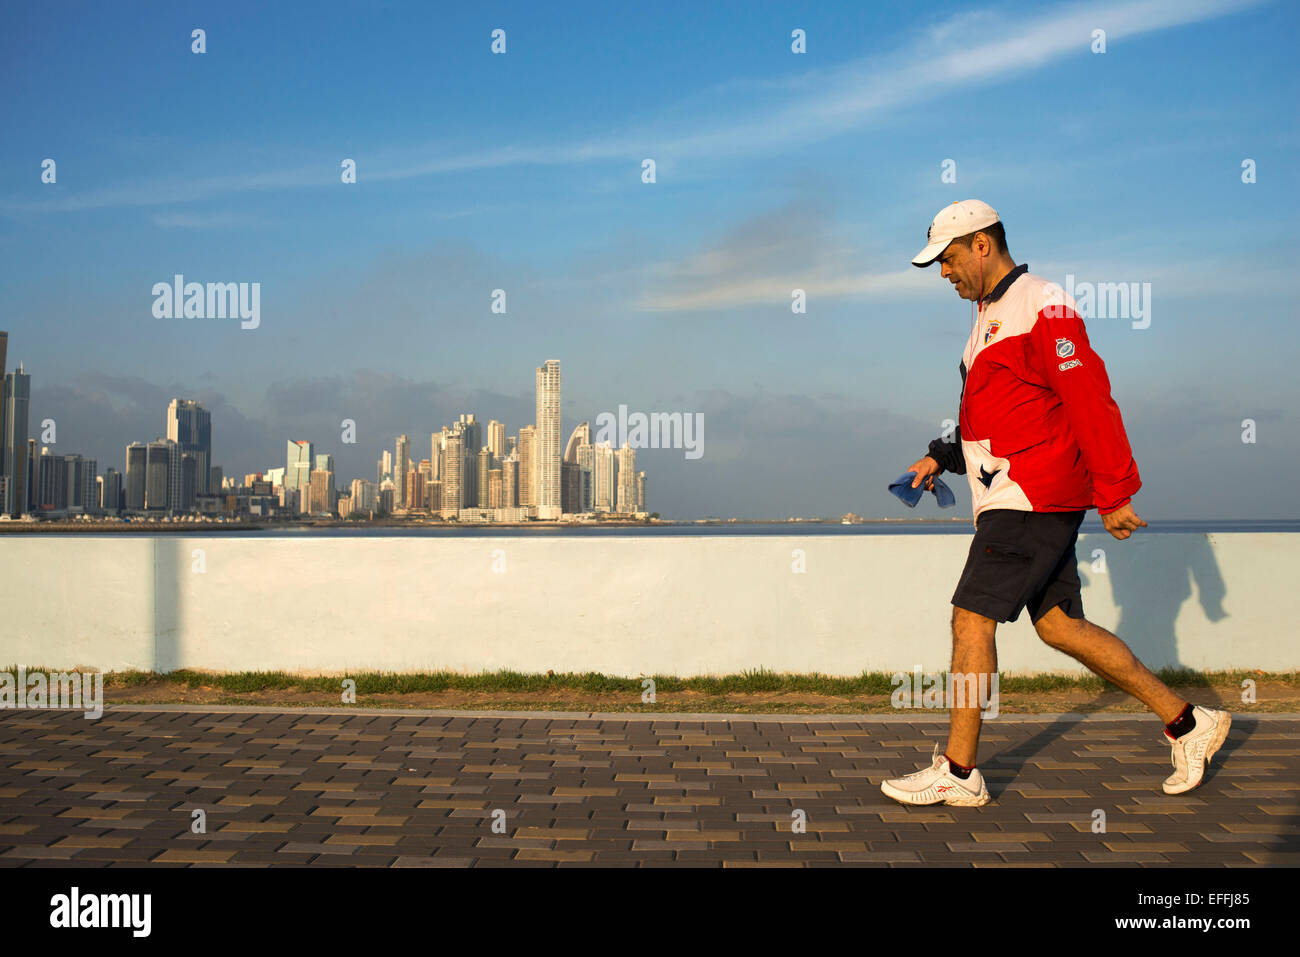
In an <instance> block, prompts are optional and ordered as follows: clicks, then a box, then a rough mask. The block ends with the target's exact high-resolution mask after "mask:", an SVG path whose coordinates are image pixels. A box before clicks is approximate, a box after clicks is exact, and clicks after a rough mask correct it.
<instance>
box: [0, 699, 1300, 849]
mask: <svg viewBox="0 0 1300 957" xmlns="http://www.w3.org/2000/svg"><path fill="white" fill-rule="evenodd" d="M37 717H38V718H39V720H29V719H28V717H25V716H23V715H21V714H20V713H18V712H10V713H6V714H0V799H3V800H4V804H3V810H0V866H28V867H30V866H61V865H67V864H69V863H72V864H76V865H84V866H92V867H99V866H103V865H106V864H128V865H130V864H134V865H137V866H139V865H141V864H148V865H149V866H151V867H168V866H177V867H184V866H192V865H199V866H302V865H304V864H310V865H311V866H320V867H339V866H346V867H407V866H412V867H414V866H421V867H557V866H601V865H607V866H646V867H657V866H671V867H742V866H814V867H918V866H935V865H940V866H947V867H970V866H980V867H984V866H1049V867H1050V866H1066V867H1075V866H1094V865H1095V864H1103V865H1105V866H1152V867H1167V866H1171V865H1176V866H1195V867H1206V866H1216V867H1237V866H1244V867H1262V866H1297V865H1300V821H1298V820H1297V814H1296V810H1295V805H1294V793H1295V791H1296V790H1297V787H1298V786H1300V758H1298V757H1297V754H1296V750H1297V749H1295V748H1294V747H1293V746H1292V745H1293V744H1294V742H1295V741H1298V740H1300V721H1298V720H1296V719H1294V718H1292V717H1286V718H1270V719H1268V720H1263V719H1261V720H1259V721H1257V722H1255V724H1254V725H1253V726H1252V728H1251V731H1250V734H1249V737H1246V738H1241V739H1238V738H1233V739H1230V741H1231V744H1232V749H1231V750H1230V751H1229V752H1228V753H1226V754H1225V755H1224V756H1223V761H1222V762H1220V763H1216V765H1215V767H1214V768H1213V769H1212V771H1211V773H1210V774H1209V775H1208V776H1207V779H1206V782H1205V784H1204V785H1202V787H1201V788H1200V789H1198V790H1197V791H1196V792H1194V793H1193V794H1189V795H1179V796H1169V795H1165V794H1163V793H1162V792H1161V790H1160V782H1161V781H1162V780H1163V776H1164V774H1165V773H1166V772H1165V768H1167V767H1168V752H1167V751H1166V750H1164V748H1162V747H1160V746H1159V745H1158V744H1157V743H1156V742H1155V741H1152V742H1151V743H1150V744H1149V745H1148V744H1147V743H1146V741H1145V738H1146V737H1148V736H1149V731H1150V727H1149V726H1150V720H1149V719H1146V718H1142V717H1140V716H1138V717H1135V718H1134V719H1132V720H1128V719H1121V720H1117V721H1116V720H1106V721H1098V722H1096V723H1095V724H1094V723H1090V722H1089V721H1083V722H1074V723H1071V724H1069V725H1068V726H1066V729H1065V730H1064V731H1060V730H1059V725H1058V724H1057V722H1056V721H1055V719H1054V718H1052V717H1051V716H1044V717H1042V718H1029V719H1026V720H1024V721H1019V720H1017V721H1016V722H1007V723H1002V724H999V725H998V726H997V728H996V731H995V733H992V734H989V733H986V734H985V735H984V736H983V738H982V740H981V746H982V748H984V751H983V752H982V755H981V758H982V760H981V767H982V768H984V769H985V773H986V774H987V776H988V778H989V780H990V782H991V789H992V791H993V796H994V802H993V803H991V804H989V805H986V806H985V807H983V808H955V807H943V806H938V807H929V808H908V807H903V806H900V805H897V804H895V803H894V802H892V801H890V800H889V799H888V798H885V797H884V795H882V794H881V793H880V790H879V784H880V782H881V781H882V780H884V779H885V778H887V777H892V776H896V775H897V774H899V773H906V772H908V771H912V770H915V769H916V768H917V767H920V766H924V764H925V763H926V761H927V760H928V757H929V753H930V751H931V749H932V746H933V743H934V742H935V741H936V740H939V739H941V738H942V737H943V736H944V735H945V734H946V727H945V726H944V725H943V723H941V722H916V723H907V722H891V723H884V722H874V721H871V720H866V721H863V720H847V721H838V720H836V721H834V722H826V721H821V720H805V719H802V718H800V717H798V716H787V717H783V718H782V719H781V720H779V721H759V720H745V719H736V720H731V719H725V718H723V719H718V720H702V719H681V720H676V719H674V720H662V719H655V720H654V721H652V722H651V721H644V720H631V719H628V718H623V717H610V718H603V717H602V718H593V719H575V718H550V717H534V716H527V715H521V716H519V717H501V716H495V715H484V716H477V715H476V716H449V715H437V714H431V715H429V716H427V717H419V716H407V715H383V714H378V715H376V714H358V715H354V716H351V715H350V716H347V717H333V716H331V717H329V718H323V717H321V716H318V715H303V714H295V713H292V712H290V713H247V714H245V713H240V714H237V715H211V714H204V713H197V714H195V713H191V714H186V713H185V712H179V711H178V712H149V711H121V712H114V711H112V710H110V712H109V714H107V715H106V716H105V719H103V720H101V721H100V722H97V723H96V726H95V727H93V728H89V729H87V728H82V727H80V726H79V725H78V724H77V722H76V721H75V720H73V719H72V718H70V717H69V716H66V715H61V714H48V715H39V716H37ZM1053 728H1056V730H1050V729H1053ZM1261 745H1262V746H1261ZM195 808H202V809H204V810H205V811H207V813H208V827H209V831H208V833H206V834H194V833H192V832H191V831H190V830H189V825H190V813H189V812H190V811H191V810H193V809H195ZM1096 808H1101V809H1102V810H1104V811H1105V812H1106V815H1107V817H1106V825H1107V827H1106V832H1105V833H1104V834H1094V833H1092V811H1093V810H1094V809H1096ZM796 809H797V810H802V811H803V812H805V816H803V817H799V818H796V817H795V816H794V814H793V812H794V811H795V810H796ZM498 810H502V811H505V813H506V824H507V828H508V833H506V834H497V833H493V832H492V830H491V825H492V823H493V821H495V820H497V818H496V817H495V816H494V814H493V812H494V811H498ZM796 820H801V821H802V823H803V824H804V828H803V830H802V832H796V831H795V830H794V829H793V827H792V824H793V823H794V822H795V821H796Z"/></svg>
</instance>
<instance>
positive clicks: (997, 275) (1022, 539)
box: [881, 199, 1232, 806]
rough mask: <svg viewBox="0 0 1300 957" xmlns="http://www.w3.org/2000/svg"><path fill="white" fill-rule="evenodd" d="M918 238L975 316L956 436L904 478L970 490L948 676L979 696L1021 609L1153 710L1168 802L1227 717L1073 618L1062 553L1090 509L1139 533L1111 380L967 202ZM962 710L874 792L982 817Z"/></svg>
mask: <svg viewBox="0 0 1300 957" xmlns="http://www.w3.org/2000/svg"><path fill="white" fill-rule="evenodd" d="M926 239H927V243H926V246H925V248H924V249H922V250H921V251H920V253H918V254H917V256H916V258H915V259H913V260H912V264H913V265H916V266H921V267H925V266H929V265H930V264H931V263H933V262H935V261H936V260H937V261H938V262H939V264H940V271H939V272H940V275H941V276H943V278H944V279H947V280H948V281H949V282H951V283H952V284H953V285H954V286H955V287H956V290H957V295H959V296H961V298H963V299H968V300H970V301H971V302H972V303H976V304H978V312H979V318H978V321H975V320H974V318H972V329H971V334H970V339H969V340H968V341H967V343H966V350H965V352H964V354H963V356H962V362H961V366H960V370H961V376H962V396H961V405H960V408H959V412H958V417H957V430H956V434H955V436H954V437H953V438H952V439H949V440H945V439H943V438H940V439H935V440H934V441H933V442H931V443H930V446H929V453H928V454H927V455H925V456H922V457H921V459H919V460H918V461H917V462H915V463H914V464H912V465H911V466H910V467H909V468H908V471H910V472H915V473H916V477H915V479H914V480H913V482H912V487H913V488H915V487H916V486H917V485H919V484H921V483H922V482H924V483H925V487H926V488H927V489H929V488H932V487H933V484H934V476H936V475H938V474H940V473H941V472H945V471H947V472H954V473H959V474H965V475H966V477H967V480H968V482H969V483H970V489H971V498H972V502H973V509H974V517H975V536H974V539H973V540H972V542H971V548H970V554H969V556H968V557H967V559H966V567H965V569H964V570H963V571H962V575H961V579H960V580H959V581H958V583H957V590H956V592H955V594H954V595H953V596H952V604H953V614H952V673H953V674H954V675H960V676H964V677H965V678H966V679H967V680H969V679H970V678H971V677H972V676H974V677H975V678H976V680H977V681H978V682H979V684H977V685H976V686H977V687H986V685H985V684H984V682H985V681H990V680H991V679H990V678H988V677H986V676H990V675H993V674H996V673H997V651H996V648H995V645H994V634H995V632H996V629H997V623H998V622H999V621H1015V620H1016V619H1017V618H1019V617H1020V611H1021V609H1023V608H1028V609H1029V617H1030V621H1031V622H1033V625H1034V628H1035V630H1036V631H1037V632H1038V636H1039V637H1040V638H1042V640H1043V641H1045V642H1046V643H1047V644H1048V645H1050V646H1051V647H1053V648H1056V649H1058V650H1060V651H1063V652H1065V653H1066V654H1067V655H1069V656H1071V657H1072V658H1075V659H1077V660H1078V661H1080V662H1082V663H1083V664H1084V665H1085V666H1086V667H1087V668H1088V669H1089V670H1091V671H1092V672H1094V673H1095V674H1098V675H1100V676H1101V677H1103V678H1105V679H1106V680H1107V681H1109V682H1111V683H1112V684H1114V685H1116V686H1118V687H1120V688H1122V689H1123V690H1124V691H1127V692H1128V693H1129V694H1131V695H1133V696H1134V697H1135V698H1137V699H1138V700H1139V701H1141V702H1142V703H1143V704H1145V705H1146V706H1147V707H1148V708H1150V709H1151V710H1152V711H1153V712H1155V714H1156V715H1157V716H1158V717H1159V718H1160V720H1161V721H1162V722H1163V723H1164V725H1165V729H1164V734H1163V740H1164V741H1165V742H1166V743H1168V744H1169V745H1170V746H1171V747H1172V748H1173V756H1172V763H1173V767H1174V773H1173V774H1172V775H1171V776H1170V777H1169V778H1168V779H1167V780H1166V781H1165V783H1164V791H1165V793H1166V794H1182V793H1183V792H1185V791H1190V790H1191V789H1192V788H1194V787H1196V786H1197V785H1199V784H1200V783H1201V780H1202V778H1203V777H1204V774H1205V766H1206V764H1208V763H1209V761H1210V758H1211V757H1213V755H1214V753H1215V752H1216V751H1217V750H1218V749H1219V747H1220V746H1221V745H1222V744H1223V741H1224V739H1225V738H1226V737H1227V735H1228V727H1229V725H1230V724H1231V723H1232V717H1231V715H1229V714H1228V713H1227V712H1226V711H1213V710H1210V709H1209V708H1203V707H1199V706H1195V707H1194V706H1193V705H1191V704H1189V703H1188V702H1187V701H1184V700H1183V699H1182V698H1180V697H1179V696H1178V695H1176V694H1175V693H1174V692H1173V691H1171V690H1170V689H1169V688H1168V687H1167V686H1166V685H1165V684H1164V682H1162V681H1161V680H1160V679H1159V678H1157V677H1156V676H1155V675H1153V674H1152V673H1151V672H1150V671H1149V670H1147V668H1146V667H1145V666H1144V665H1143V664H1142V662H1140V661H1139V660H1138V659H1137V658H1136V657H1135V656H1134V654H1133V653H1132V652H1131V651H1130V650H1129V649H1128V646H1127V645H1125V644H1124V642H1122V641H1120V639H1119V638H1117V637H1115V635H1113V634H1111V633H1110V632H1109V631H1107V630H1106V629H1105V628H1101V627H1098V626H1097V625H1094V624H1092V623H1091V622H1089V621H1088V620H1087V619H1085V618H1084V617H1083V602H1082V598H1081V595H1080V590H1079V572H1078V568H1077V567H1076V566H1077V563H1076V559H1075V555H1074V547H1075V542H1076V540H1077V538H1078V534H1079V524H1080V523H1081V522H1082V521H1083V517H1084V515H1085V514H1086V512H1087V510H1088V509H1090V508H1096V509H1097V511H1098V513H1099V514H1100V515H1101V520H1102V524H1103V525H1105V527H1106V531H1108V532H1110V534H1111V535H1113V536H1114V537H1115V538H1117V539H1120V540H1123V539H1126V538H1128V537H1129V536H1130V535H1132V534H1133V532H1134V531H1135V530H1137V529H1138V528H1145V527H1146V524H1147V523H1146V522H1144V521H1142V519H1140V518H1139V517H1138V515H1137V513H1136V512H1134V511H1133V505H1132V497H1133V494H1134V493H1135V492H1137V490H1138V489H1139V488H1140V487H1141V485H1142V482H1141V479H1140V478H1139V477H1138V470H1137V464H1136V463H1135V462H1134V461H1133V454H1132V450H1131V449H1130V447H1129V443H1128V437H1127V436H1126V435H1125V432H1124V423H1123V421H1122V420H1121V418H1120V413H1119V407H1118V406H1117V405H1116V404H1115V402H1114V400H1113V399H1112V398H1111V394H1110V379H1109V378H1108V377H1107V375H1106V367H1105V366H1104V365H1103V364H1102V361H1101V358H1100V357H1099V356H1098V355H1097V354H1096V353H1095V352H1093V350H1092V348H1091V346H1090V345H1089V344H1088V335H1087V333H1086V331H1085V330H1084V326H1083V321H1082V320H1081V319H1080V318H1079V316H1078V315H1077V314H1076V313H1075V303H1074V300H1073V299H1071V298H1069V297H1067V296H1066V294H1065V291H1064V290H1063V289H1061V287H1060V286H1058V285H1056V284H1055V283H1050V282H1048V281H1046V280H1044V279H1041V278H1039V277H1038V276H1034V275H1031V274H1030V273H1029V266H1028V265H1027V264H1023V263H1022V264H1021V265H1019V266H1017V265H1016V264H1015V262H1014V261H1013V260H1012V259H1011V256H1010V255H1009V253H1008V252H1007V243H1006V232H1005V230H1004V228H1003V225H1002V222H1001V221H1000V220H999V218H998V214H997V212H996V211H994V210H993V208H992V207H990V206H988V205H987V204H985V203H982V202H980V201H979V200H976V199H968V200H965V201H964V202H960V203H953V204H952V205H950V206H947V207H945V208H944V209H942V210H940V212H939V214H938V215H937V216H935V218H934V222H932V223H931V224H930V229H929V231H928V233H927V234H926ZM954 683H956V682H954ZM972 697H974V696H972ZM958 703H962V702H960V701H959V702H952V703H950V716H951V722H950V726H949V731H948V746H947V749H946V750H945V751H944V752H943V753H942V754H941V753H940V752H939V746H938V744H936V745H935V749H934V758H933V760H932V763H931V765H930V767H928V768H925V769H924V770H921V771H917V772H915V773H913V774H909V775H907V776H905V777H902V778H895V779H893V780H889V781H885V782H884V783H883V784H882V785H881V790H882V791H883V792H884V793H885V794H887V795H889V796H890V797H891V798H893V799H894V800H896V801H901V802H902V803H904V804H958V805H972V806H978V805H982V804H986V803H988V800H989V792H988V788H987V787H985V784H984V778H983V775H981V774H980V772H979V769H978V768H977V767H976V751H977V749H978V746H979V736H980V710H979V706H978V702H977V701H975V702H970V704H971V705H972V706H971V707H956V704H958Z"/></svg>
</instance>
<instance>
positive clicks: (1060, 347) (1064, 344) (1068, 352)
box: [1056, 339, 1074, 359]
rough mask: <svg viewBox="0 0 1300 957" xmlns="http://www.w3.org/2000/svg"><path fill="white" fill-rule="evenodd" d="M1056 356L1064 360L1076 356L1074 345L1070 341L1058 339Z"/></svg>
mask: <svg viewBox="0 0 1300 957" xmlns="http://www.w3.org/2000/svg"><path fill="white" fill-rule="evenodd" d="M1056 354H1057V355H1058V356H1060V357H1061V358H1062V359H1066V358H1069V357H1070V356H1072V355H1074V343H1073V342H1071V341H1070V340H1069V339H1057V340H1056Z"/></svg>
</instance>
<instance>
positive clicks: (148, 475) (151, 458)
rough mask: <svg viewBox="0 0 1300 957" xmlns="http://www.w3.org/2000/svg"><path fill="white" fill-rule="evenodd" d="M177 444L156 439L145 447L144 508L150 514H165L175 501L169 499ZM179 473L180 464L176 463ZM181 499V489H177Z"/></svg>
mask: <svg viewBox="0 0 1300 957" xmlns="http://www.w3.org/2000/svg"><path fill="white" fill-rule="evenodd" d="M175 448H176V443H175V442H171V441H169V440H167V439H156V440H155V441H153V442H150V443H149V444H148V445H146V446H145V456H146V459H145V478H144V507H145V511H149V512H165V511H167V509H168V508H169V507H171V503H172V502H173V501H175V500H174V499H169V498H168V495H169V493H170V489H171V469H172V458H173V454H172V453H173V450H174V449H175ZM176 466H177V470H178V471H179V468H180V463H179V462H177V463H176ZM177 497H179V488H178V489H177Z"/></svg>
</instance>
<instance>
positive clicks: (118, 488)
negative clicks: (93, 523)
mask: <svg viewBox="0 0 1300 957" xmlns="http://www.w3.org/2000/svg"><path fill="white" fill-rule="evenodd" d="M97 482H98V485H99V510H100V511H101V512H102V513H103V514H105V515H116V514H117V513H118V511H119V510H120V507H121V506H120V503H121V499H122V473H121V472H119V471H118V470H117V469H112V468H110V469H104V474H103V475H101V476H100V477H99V479H98V480H97Z"/></svg>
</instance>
